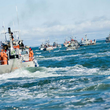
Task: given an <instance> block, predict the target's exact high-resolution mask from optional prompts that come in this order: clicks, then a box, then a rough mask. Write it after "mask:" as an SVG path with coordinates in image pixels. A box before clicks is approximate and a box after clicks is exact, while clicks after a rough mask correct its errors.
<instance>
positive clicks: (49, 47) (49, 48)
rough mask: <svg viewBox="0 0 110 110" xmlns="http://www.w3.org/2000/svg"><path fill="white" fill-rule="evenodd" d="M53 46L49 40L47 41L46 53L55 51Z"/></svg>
mask: <svg viewBox="0 0 110 110" xmlns="http://www.w3.org/2000/svg"><path fill="white" fill-rule="evenodd" d="M53 49H54V48H53V46H52V45H50V44H49V40H47V41H46V43H45V46H44V49H43V50H44V51H50V50H53Z"/></svg>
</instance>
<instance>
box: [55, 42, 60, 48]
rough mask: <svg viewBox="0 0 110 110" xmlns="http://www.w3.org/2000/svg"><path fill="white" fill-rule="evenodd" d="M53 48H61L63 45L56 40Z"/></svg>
mask: <svg viewBox="0 0 110 110" xmlns="http://www.w3.org/2000/svg"><path fill="white" fill-rule="evenodd" d="M53 48H61V45H60V44H58V43H56V42H54V43H53Z"/></svg>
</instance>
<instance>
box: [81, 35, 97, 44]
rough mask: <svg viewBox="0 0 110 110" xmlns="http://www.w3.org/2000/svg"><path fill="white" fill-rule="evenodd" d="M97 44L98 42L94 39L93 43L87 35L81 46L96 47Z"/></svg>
mask: <svg viewBox="0 0 110 110" xmlns="http://www.w3.org/2000/svg"><path fill="white" fill-rule="evenodd" d="M95 44H96V40H95V39H94V40H93V41H92V40H89V39H87V35H85V39H83V38H82V40H81V41H80V46H87V45H95Z"/></svg>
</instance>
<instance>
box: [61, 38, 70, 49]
mask: <svg viewBox="0 0 110 110" xmlns="http://www.w3.org/2000/svg"><path fill="white" fill-rule="evenodd" d="M69 44H70V41H67V40H66V39H65V42H64V43H63V45H64V47H68V45H69Z"/></svg>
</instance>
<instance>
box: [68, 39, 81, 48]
mask: <svg viewBox="0 0 110 110" xmlns="http://www.w3.org/2000/svg"><path fill="white" fill-rule="evenodd" d="M79 46H80V45H79V43H78V41H77V40H74V39H73V38H71V40H70V43H69V45H68V46H67V50H75V49H78V48H79Z"/></svg>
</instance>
